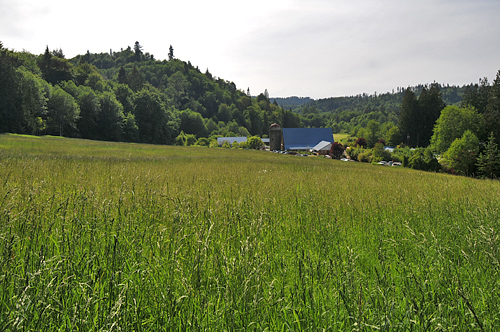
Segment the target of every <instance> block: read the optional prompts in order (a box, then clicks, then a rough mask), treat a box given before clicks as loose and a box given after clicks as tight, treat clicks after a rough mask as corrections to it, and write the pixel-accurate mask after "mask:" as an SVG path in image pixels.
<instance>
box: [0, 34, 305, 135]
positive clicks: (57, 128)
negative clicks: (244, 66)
mask: <svg viewBox="0 0 500 332" xmlns="http://www.w3.org/2000/svg"><path fill="white" fill-rule="evenodd" d="M168 57H169V59H168V60H161V61H160V60H156V59H155V57H154V55H152V54H149V53H147V52H146V53H145V52H144V51H143V47H142V46H141V45H140V43H139V42H136V43H135V44H134V47H133V48H131V47H127V48H126V49H122V50H120V51H119V52H113V51H112V50H110V52H109V53H100V54H93V53H90V52H89V51H87V53H86V54H84V55H78V56H76V57H74V58H72V59H66V57H65V55H64V52H63V51H62V50H61V49H59V50H50V49H49V47H47V48H46V49H45V52H44V53H43V54H40V55H34V54H31V53H29V52H25V51H23V52H15V51H12V50H9V49H7V48H6V47H4V45H3V44H0V132H11V133H20V134H34V135H57V136H67V137H79V138H87V139H97V140H109V141H126V142H141V143H154V144H175V143H176V142H177V143H178V142H186V140H183V139H181V138H179V139H177V140H176V138H177V137H179V135H181V136H182V135H194V136H195V137H196V141H198V140H199V141H200V144H204V143H205V142H206V139H204V140H200V139H201V138H211V139H213V138H214V137H216V136H253V135H257V136H262V135H265V134H267V132H268V128H269V126H270V124H272V123H274V122H277V123H280V124H282V125H284V126H286V127H300V126H301V120H300V116H299V115H297V114H296V113H294V112H292V111H291V110H285V109H283V108H282V107H279V106H278V105H277V104H276V103H272V102H271V101H270V99H269V95H268V93H267V91H266V92H264V93H261V94H259V95H258V96H257V97H252V96H251V95H250V91H249V89H248V90H247V91H246V92H245V91H242V90H239V89H237V88H236V85H235V84H234V83H233V82H230V81H227V80H224V79H221V78H217V77H214V76H213V75H212V74H211V73H210V72H209V71H208V69H207V70H206V71H205V72H201V71H200V70H199V68H198V67H194V66H193V65H192V64H191V63H190V62H189V61H188V62H184V61H181V60H179V59H176V58H175V56H174V49H173V47H172V46H170V49H169V54H168ZM190 142H192V140H190Z"/></svg>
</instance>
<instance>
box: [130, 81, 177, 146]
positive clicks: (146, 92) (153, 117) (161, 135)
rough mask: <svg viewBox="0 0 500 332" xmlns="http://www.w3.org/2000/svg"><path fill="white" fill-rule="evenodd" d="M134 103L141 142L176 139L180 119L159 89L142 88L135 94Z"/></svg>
mask: <svg viewBox="0 0 500 332" xmlns="http://www.w3.org/2000/svg"><path fill="white" fill-rule="evenodd" d="M134 104H135V109H134V115H135V120H136V122H137V126H138V127H139V140H140V142H144V143H154V144H169V143H172V142H173V141H174V138H175V137H176V136H177V135H178V128H179V127H178V126H179V124H178V120H177V117H176V116H175V115H174V114H173V112H172V111H170V110H169V109H167V107H166V105H165V103H164V102H163V100H162V98H161V95H160V93H159V91H158V90H157V89H155V88H153V87H149V88H144V89H142V90H141V91H139V92H138V93H137V94H135V96H134Z"/></svg>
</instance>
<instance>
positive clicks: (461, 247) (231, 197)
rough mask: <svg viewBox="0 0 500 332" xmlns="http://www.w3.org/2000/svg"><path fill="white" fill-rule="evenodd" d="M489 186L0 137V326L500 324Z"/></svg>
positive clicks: (210, 154) (274, 160)
mask: <svg viewBox="0 0 500 332" xmlns="http://www.w3.org/2000/svg"><path fill="white" fill-rule="evenodd" d="M499 189H500V183H499V182H498V181H479V180H474V179H470V178H461V177H453V176H449V175H444V174H431V173H423V172H417V171H411V170H407V169H399V168H394V167H393V168H390V167H376V166H372V165H364V164H358V163H343V162H337V161H332V160H326V159H320V158H311V157H309V158H304V157H295V156H284V155H276V154H272V153H265V152H259V151H243V150H236V151H235V150H225V149H205V148H185V147H171V146H169V147H164V146H150V145H136V144H121V143H103V142H92V141H85V140H68V139H58V138H30V137H17V136H11V135H2V136H0V330H2V331H3V330H12V331H15V330H25V331H29V330H33V331H39V330H40V331H42V330H45V331H52V330H58V331H59V330H74V331H161V330H165V331H171V330H214V331H215V330H217V331H219V330H227V331H229V330H231V331H232V330H256V331H263V330H267V331H301V330H313V331H315V330H326V331H343V330H353V331H357V330H363V331H367V330H386V331H393V330H398V331H400V330H403V331H404V330H413V331H424V330H425V331H429V330H450V331H456V330H489V331H491V330H497V329H498V328H499V327H500V294H499V292H498V289H499V287H500V277H499V271H500V264H499V259H500V252H499V249H498V241H499V234H498V225H499V217H500V216H499V212H500V194H499V192H500V191H499Z"/></svg>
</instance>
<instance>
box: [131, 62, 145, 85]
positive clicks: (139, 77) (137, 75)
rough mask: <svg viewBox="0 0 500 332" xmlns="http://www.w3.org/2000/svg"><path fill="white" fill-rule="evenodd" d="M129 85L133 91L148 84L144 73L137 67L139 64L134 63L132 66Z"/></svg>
mask: <svg viewBox="0 0 500 332" xmlns="http://www.w3.org/2000/svg"><path fill="white" fill-rule="evenodd" d="M128 82H129V83H128V86H129V87H130V88H131V89H132V91H134V92H137V91H139V90H141V89H142V87H143V86H144V84H146V79H145V78H144V75H143V74H142V73H141V72H140V71H139V69H137V66H135V65H134V68H132V72H131V73H130V76H129V78H128Z"/></svg>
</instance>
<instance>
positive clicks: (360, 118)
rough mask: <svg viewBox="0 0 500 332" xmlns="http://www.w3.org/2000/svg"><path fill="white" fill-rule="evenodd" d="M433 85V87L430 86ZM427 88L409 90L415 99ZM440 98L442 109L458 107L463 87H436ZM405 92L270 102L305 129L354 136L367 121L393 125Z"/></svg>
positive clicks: (286, 99) (400, 89) (300, 98)
mask: <svg viewBox="0 0 500 332" xmlns="http://www.w3.org/2000/svg"><path fill="white" fill-rule="evenodd" d="M433 84H434V83H433ZM424 87H425V88H428V87H429V86H428V85H418V86H414V87H409V88H410V89H411V90H412V91H413V92H414V93H415V95H416V96H417V97H418V96H419V95H420V94H421V92H422V90H423V89H424ZM438 87H439V89H440V93H441V98H442V99H443V101H444V102H445V104H446V105H459V104H460V102H461V101H462V96H463V94H464V92H465V90H466V89H467V86H450V85H446V86H445V85H440V84H438ZM406 89H407V88H399V87H398V88H397V89H396V92H394V91H393V92H392V93H384V94H376V93H375V94H373V95H368V94H366V93H364V94H359V95H356V96H349V97H332V98H325V99H318V100H313V99H311V98H307V97H289V98H271V99H272V100H276V102H277V103H278V105H280V106H282V107H283V108H286V109H291V110H293V111H294V112H296V113H297V114H299V115H300V117H301V121H302V124H303V125H304V126H306V127H309V126H310V127H332V129H333V131H334V132H347V133H351V134H353V135H356V133H357V132H358V130H359V129H361V128H365V127H366V125H367V124H368V122H369V121H370V120H376V121H377V122H379V123H380V124H386V125H387V126H392V125H397V124H398V119H399V111H400V108H401V102H402V101H403V96H404V94H405V91H406Z"/></svg>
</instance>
